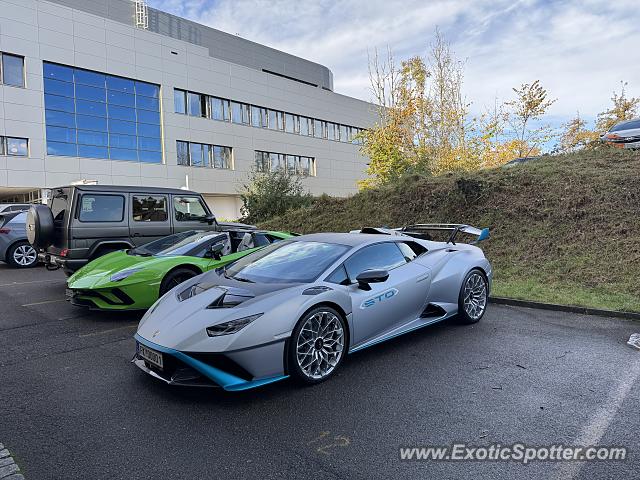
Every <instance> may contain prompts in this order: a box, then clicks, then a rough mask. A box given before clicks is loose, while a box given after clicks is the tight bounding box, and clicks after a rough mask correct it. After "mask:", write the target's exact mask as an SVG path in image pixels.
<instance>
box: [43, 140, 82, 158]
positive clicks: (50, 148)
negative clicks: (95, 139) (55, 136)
mask: <svg viewBox="0 0 640 480" xmlns="http://www.w3.org/2000/svg"><path fill="white" fill-rule="evenodd" d="M47 155H58V156H61V157H75V156H77V155H78V146H77V145H76V144H75V143H61V142H52V141H51V140H49V139H47Z"/></svg>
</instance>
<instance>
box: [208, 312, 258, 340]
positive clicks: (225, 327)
mask: <svg viewBox="0 0 640 480" xmlns="http://www.w3.org/2000/svg"><path fill="white" fill-rule="evenodd" d="M262 315H263V314H262V313H258V314H256V315H251V316H249V317H243V318H238V319H237V320H230V321H228V322H224V323H219V324H218V325H213V326H212V327H209V328H207V335H209V336H210V337H219V336H221V335H231V334H232V333H236V332H239V331H240V330H242V329H243V328H244V327H246V326H247V325H249V324H250V323H251V322H253V321H254V320H255V319H256V318H259V317H261V316H262Z"/></svg>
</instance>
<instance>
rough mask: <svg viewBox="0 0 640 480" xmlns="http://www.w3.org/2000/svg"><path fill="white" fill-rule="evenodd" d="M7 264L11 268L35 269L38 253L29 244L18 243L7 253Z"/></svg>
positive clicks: (24, 242)
mask: <svg viewBox="0 0 640 480" xmlns="http://www.w3.org/2000/svg"><path fill="white" fill-rule="evenodd" d="M7 263H8V264H9V266H10V267H13V268H31V267H35V266H36V265H37V264H38V252H36V249H35V248H33V247H32V246H31V244H30V243H29V242H27V241H22V242H18V243H16V244H15V245H13V246H12V247H11V248H10V249H9V251H8V252H7Z"/></svg>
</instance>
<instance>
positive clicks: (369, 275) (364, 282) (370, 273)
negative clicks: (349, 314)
mask: <svg viewBox="0 0 640 480" xmlns="http://www.w3.org/2000/svg"><path fill="white" fill-rule="evenodd" d="M388 278H389V272H388V271H386V270H365V271H364V272H361V273H360V274H359V275H358V276H357V277H356V281H357V282H358V288H360V289H362V290H371V287H370V286H369V284H370V283H382V282H386V281H387V279H388Z"/></svg>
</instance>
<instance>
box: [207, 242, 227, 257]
mask: <svg viewBox="0 0 640 480" xmlns="http://www.w3.org/2000/svg"><path fill="white" fill-rule="evenodd" d="M222 250H224V245H223V244H222V243H214V244H213V245H211V246H210V247H209V251H208V252H207V255H206V257H207V258H215V259H216V260H220V259H221V258H222Z"/></svg>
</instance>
